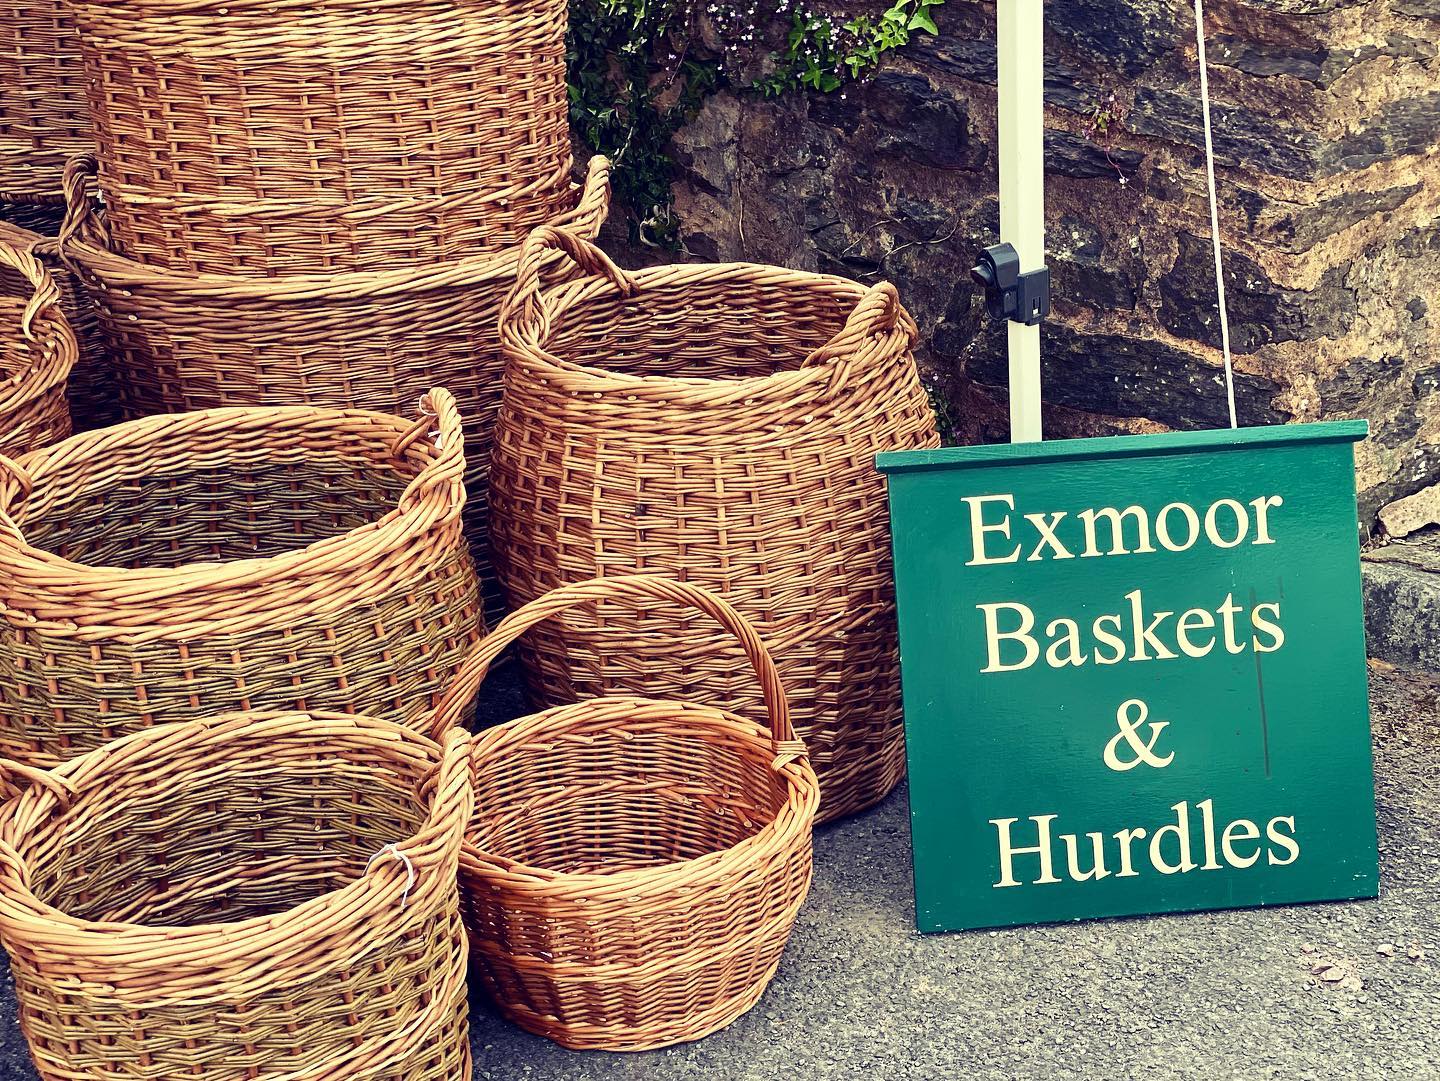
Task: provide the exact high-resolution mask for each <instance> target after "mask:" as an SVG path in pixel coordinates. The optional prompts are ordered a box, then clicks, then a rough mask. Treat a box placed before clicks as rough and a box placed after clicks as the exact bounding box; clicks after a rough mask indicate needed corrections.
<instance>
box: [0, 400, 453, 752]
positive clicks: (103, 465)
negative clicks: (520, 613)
mask: <svg viewBox="0 0 1440 1081" xmlns="http://www.w3.org/2000/svg"><path fill="white" fill-rule="evenodd" d="M464 469H465V456H464V449H463V440H462V439H461V424H460V416H459V413H458V412H457V410H456V408H455V402H454V399H453V398H452V397H451V396H450V395H449V394H448V393H446V392H445V391H443V390H436V391H432V392H431V394H430V395H429V397H428V400H427V404H426V415H423V416H422V417H421V418H420V420H419V421H418V422H417V421H407V420H403V419H401V418H400V417H395V416H389V415H386V414H380V413H365V412H359V411H340V410H325V409H310V408H303V407H292V408H275V409H218V410H211V411H209V412H203V413H184V414H173V415H168V416H159V417H150V418H147V419H145V420H139V421H131V422H129V423H126V424H120V425H116V426H115V427H112V428H106V429H103V430H102V431H98V432H90V433H86V434H83V435H77V436H72V437H71V438H70V439H67V440H65V441H63V442H61V443H58V444H56V445H55V446H52V447H49V448H46V449H44V450H40V451H36V452H34V453H31V454H28V455H25V456H23V457H21V458H19V459H16V460H13V461H12V460H10V459H4V458H0V756H3V757H6V758H10V759H14V760H16V761H20V762H23V763H26V764H28V765H32V766H40V767H49V766H52V765H54V764H56V763H57V762H61V761H64V760H65V759H68V758H70V757H72V756H74V755H77V754H80V753H82V752H84V751H88V750H92V749H94V748H97V747H99V746H101V745H102V744H104V743H105V742H107V741H108V740H110V739H113V738H115V737H116V736H120V735H124V734H127V733H129V732H132V731H134V730H135V729H137V728H142V727H147V726H151V725H156V724H162V723H165V722H167V721H180V720H190V719H194V718H198V717H203V716H208V715H213V714H215V713H221V712H226V711H230V710H242V709H243V710H252V709H257V710H258V709H308V710H314V709H339V710H343V711H345V712H348V713H363V714H365V715H367V716H374V717H379V718H381V719H382V720H388V721H393V722H395V723H398V724H405V725H409V726H411V727H423V726H424V724H425V723H426V719H427V718H428V715H429V711H430V709H431V707H432V706H433V705H434V703H435V702H436V701H438V700H439V697H440V694H441V693H442V692H443V690H444V688H445V687H446V686H447V685H448V684H449V682H450V679H451V677H452V676H453V674H454V672H455V671H456V669H457V668H458V666H459V664H460V661H461V660H462V659H463V657H464V656H465V654H466V652H467V651H468V650H469V648H470V646H471V644H472V643H473V642H474V641H475V640H476V638H477V636H478V634H479V632H480V630H481V622H480V617H479V599H478V587H477V583H476V580H475V573H474V569H473V567H472V566H471V563H470V559H469V555H468V553H467V550H466V545H465V542H464V538H463V536H462V534H461V525H460V513H461V509H462V507H463V505H464V500H465V492H464V486H463V483H462V477H463V474H464Z"/></svg>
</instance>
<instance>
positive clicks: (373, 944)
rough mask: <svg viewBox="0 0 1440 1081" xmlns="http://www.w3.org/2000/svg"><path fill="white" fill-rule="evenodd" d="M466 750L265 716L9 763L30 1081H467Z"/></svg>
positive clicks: (6, 824)
mask: <svg viewBox="0 0 1440 1081" xmlns="http://www.w3.org/2000/svg"><path fill="white" fill-rule="evenodd" d="M468 743H469V741H468V737H466V736H465V734H464V733H463V732H459V731H456V732H452V733H450V734H449V735H447V736H446V738H445V740H444V742H443V744H436V743H433V742H432V741H430V740H429V739H426V738H425V737H424V736H421V735H419V734H417V733H415V732H412V731H409V730H407V729H405V728H401V727H399V726H397V725H392V724H389V723H387V722H384V721H378V720H372V719H369V718H364V717H352V716H347V715H343V714H336V713H323V712H316V713H298V712H297V713H289V712H275V713H265V712H262V713H255V714H240V715H229V716H221V717H215V718H210V719H206V720H201V721H190V722H188V723H184V724H176V725H167V726H163V727H160V728H154V729H149V730H147V731H144V732H138V733H135V734H133V735H131V736H127V737H125V738H123V739H120V740H117V741H115V742H114V743H111V744H108V745H106V746H105V747H102V748H100V749H98V750H95V751H91V752H90V753H89V754H86V755H84V756H83V757H81V758H77V759H74V760H72V761H70V762H68V763H66V764H65V765H63V766H60V767H58V768H57V769H56V770H55V771H54V772H48V773H47V772H45V771H42V770H36V769H33V768H31V767H26V766H21V765H18V764H16V763H13V762H0V790H3V791H0V795H10V794H12V793H15V792H16V791H17V790H18V792H19V794H18V795H16V796H15V798H14V799H12V800H11V801H10V802H9V803H5V804H0V942H3V943H4V946H5V948H6V950H7V951H9V954H10V970H11V972H12V973H13V975H14V979H15V989H16V994H17V997H18V999H19V1006H20V1027H21V1029H22V1030H23V1031H24V1033H25V1036H26V1038H27V1039H28V1040H29V1043H30V1049H31V1053H32V1055H33V1057H34V1060H35V1064H36V1066H37V1067H38V1069H39V1072H40V1076H41V1077H42V1078H44V1079H45V1081H114V1079H115V1078H120V1077H125V1078H148V1079H152V1081H175V1079H178V1078H182V1077H185V1078H191V1077H193V1078H201V1079H203V1081H246V1079H250V1078H265V1079H266V1081H469V1078H470V1051H469V1044H468V1039H467V1004H466V991H465V958H466V946H465V935H464V930H463V928H462V926H461V922H460V912H459V907H458V899H457V893H456V879H455V869H456V861H457V859H458V856H459V851H460V843H461V836H462V834H463V832H464V829H465V824H466V821H467V819H468V818H469V815H470V809H471V800H472V797H471V786H470V764H469V754H468V750H469V746H468ZM6 782H8V784H7V783H6Z"/></svg>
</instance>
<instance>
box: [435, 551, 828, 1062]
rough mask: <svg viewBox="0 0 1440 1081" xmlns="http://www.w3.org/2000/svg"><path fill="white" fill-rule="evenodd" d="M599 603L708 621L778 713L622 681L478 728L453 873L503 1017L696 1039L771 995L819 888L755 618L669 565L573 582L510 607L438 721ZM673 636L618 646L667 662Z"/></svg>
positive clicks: (799, 747)
mask: <svg viewBox="0 0 1440 1081" xmlns="http://www.w3.org/2000/svg"><path fill="white" fill-rule="evenodd" d="M600 602H603V604H604V611H606V612H607V613H614V612H618V611H622V610H624V609H626V608H630V607H640V606H647V605H651V604H660V605H664V606H666V610H668V611H671V612H676V611H684V610H685V609H690V611H689V612H686V613H685V614H686V615H687V616H698V617H700V618H703V619H709V620H714V621H715V622H716V623H717V624H718V625H719V626H720V628H721V629H722V631H723V632H724V633H725V634H728V635H731V636H733V639H734V640H737V641H738V642H739V645H740V647H741V650H742V653H743V655H744V656H745V657H746V658H747V659H748V660H749V662H750V664H751V666H752V667H753V674H752V675H753V677H758V683H759V689H760V695H761V697H762V699H763V701H764V703H765V708H766V711H767V724H766V725H765V726H761V725H759V724H756V723H755V722H754V721H750V720H746V719H744V718H742V717H739V716H737V715H736V714H735V713H734V712H733V711H731V710H730V709H729V708H727V707H728V705H729V703H728V702H727V701H726V700H725V699H723V698H718V699H712V700H710V701H708V702H700V701H688V702H680V701H660V700H653V699H646V698H637V697H634V696H631V695H619V696H616V697H613V698H600V699H592V700H590V701H587V702H581V703H579V704H576V705H569V706H561V707H558V708H556V709H551V710H547V711H545V712H544V713H539V714H536V715H535V716H532V717H525V718H523V719H521V720H518V721H513V722H511V723H509V724H505V725H501V726H499V727H498V728H492V729H490V730H489V731H487V732H483V733H481V734H480V735H479V736H477V737H476V739H475V744H474V751H473V756H472V757H473V760H474V779H475V794H476V808H477V810H476V814H475V818H474V820H473V822H472V823H471V826H470V829H469V830H468V831H467V834H466V839H465V847H464V850H463V853H462V857H461V866H460V878H461V884H462V888H463V891H464V895H465V912H466V923H467V926H468V928H469V931H470V935H471V941H472V953H473V957H474V970H475V972H476V974H477V976H478V978H479V980H480V983H481V986H483V987H484V988H485V990H486V991H488V992H489V994H490V995H491V997H492V998H493V999H494V1000H495V1002H496V1003H497V1005H498V1006H499V1007H500V1010H501V1011H502V1012H503V1013H504V1014H505V1016H506V1017H508V1018H510V1020H512V1021H514V1022H515V1023H516V1024H518V1025H520V1026H522V1027H523V1028H526V1029H528V1030H530V1031H531V1032H537V1033H540V1034H541V1035H543V1036H548V1037H549V1038H551V1039H552V1040H556V1041H557V1042H559V1043H561V1044H564V1045H565V1046H566V1047H572V1048H609V1049H613V1050H626V1051H635V1050H642V1049H646V1048H654V1047H664V1046H666V1045H667V1044H673V1043H679V1042H681V1041H685V1040H696V1039H699V1038H701V1037H702V1036H705V1035H708V1034H709V1033H711V1032H714V1031H716V1030H717V1029H720V1028H723V1027H724V1026H725V1025H728V1024H729V1023H730V1022H731V1021H733V1020H735V1018H737V1017H739V1016H740V1015H741V1014H743V1013H744V1012H745V1011H747V1010H748V1009H750V1007H752V1006H753V1005H754V1004H755V1003H756V1002H757V1001H758V1000H759V999H760V996H761V995H762V994H763V993H764V991H765V988H766V986H767V985H768V984H769V982H770V978H771V977H772V976H773V975H774V974H775V970H776V968H777V966H778V965H779V964H780V957H781V954H782V952H783V951H784V949H785V943H786V942H787V941H788V940H789V937H790V931H791V928H792V927H793V926H794V923H795V917H796V914H797V913H798V912H799V910H800V906H801V904H802V903H803V902H804V900H805V895H806V893H807V892H808V891H809V888H810V876H811V830H812V827H813V825H814V821H815V809H816V806H817V804H818V802H819V788H818V786H817V783H816V780H815V773H814V771H813V770H812V769H811V768H810V765H809V763H808V761H807V760H806V756H805V746H804V744H802V743H800V742H799V741H798V740H797V739H796V738H795V733H794V731H793V729H792V728H791V727H790V712H789V707H788V706H787V704H786V699H785V692H784V690H783V689H782V688H781V686H780V677H779V675H778V673H777V672H776V671H775V666H774V664H773V663H772V662H771V660H770V655H769V654H768V653H767V652H766V651H765V647H764V645H763V644H762V643H761V641H760V638H759V636H758V635H757V634H756V631H755V628H754V627H752V626H751V625H750V624H749V623H748V622H746V620H745V619H744V617H742V616H741V615H740V614H739V613H738V612H737V611H736V610H735V609H734V608H732V607H730V605H728V604H726V603H725V602H724V601H723V600H720V599H719V598H718V597H715V596H713V595H711V594H709V593H706V592H705V591H704V590H701V589H698V588H696V587H695V586H687V585H684V584H683V583H680V582H670V581H666V580H665V579H662V578H650V577H644V576H634V577H622V578H609V579H604V580H597V581H592V582H585V583H581V584H579V585H575V586H566V587H563V588H561V589H557V590H555V591H554V592H552V593H550V594H548V595H547V596H545V597H543V598H541V599H540V600H537V601H535V602H533V603H532V604H528V605H526V606H525V607H524V608H522V609H521V610H520V611H518V612H516V613H514V614H513V615H511V616H509V617H508V618H507V619H506V620H505V621H504V622H502V623H501V624H500V625H499V627H497V628H496V629H495V632H494V633H493V634H491V635H490V636H489V637H488V638H486V639H485V640H484V641H483V642H482V643H481V644H480V646H479V648H478V649H477V650H476V651H475V653H474V654H473V655H472V656H471V657H470V658H469V659H467V661H466V663H465V667H464V669H463V670H462V672H461V674H460V676H459V678H458V680H457V682H456V686H455V688H454V689H453V690H452V691H451V693H450V694H449V696H448V697H447V699H446V701H445V702H444V703H442V705H441V706H440V708H439V710H438V711H437V714H436V723H437V725H438V726H439V727H440V728H442V729H443V728H445V727H447V726H449V725H452V724H454V723H455V722H456V721H457V720H458V719H459V716H460V713H461V711H462V710H463V708H464V707H465V705H466V703H467V702H468V701H469V700H470V697H471V695H473V694H474V692H475V690H476V689H477V688H478V687H479V685H480V683H481V681H482V680H483V679H484V678H485V673H486V671H487V670H488V667H489V665H490V663H491V662H492V661H494V660H495V658H496V657H498V656H499V655H500V653H501V651H502V650H504V649H505V648H506V646H508V645H509V644H510V643H511V642H512V641H514V640H515V639H517V638H519V637H520V636H521V635H522V634H524V633H525V632H526V631H527V630H530V629H531V628H535V627H538V626H540V625H542V624H544V623H546V622H552V623H553V622H559V623H572V622H574V621H575V620H576V619H577V618H579V617H580V616H581V614H582V612H583V611H584V610H585V609H593V606H594V605H596V604H597V603H600ZM665 643H666V637H665V636H664V635H663V634H660V635H655V636H649V637H636V638H633V639H631V640H630V641H629V643H628V644H627V648H626V653H625V658H624V659H625V661H626V663H629V664H633V665H635V666H637V667H643V666H645V665H646V663H647V661H646V653H647V651H649V650H650V649H652V648H653V649H655V650H656V658H655V662H654V663H658V664H660V665H667V664H673V663H675V661H674V658H673V657H672V656H670V655H668V654H667V652H666V649H665ZM694 660H695V661H696V662H697V663H703V661H704V658H703V656H699V655H697V656H696V657H695V658H694Z"/></svg>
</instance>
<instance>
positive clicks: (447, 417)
mask: <svg viewBox="0 0 1440 1081" xmlns="http://www.w3.org/2000/svg"><path fill="white" fill-rule="evenodd" d="M417 410H418V412H419V414H420V415H419V417H418V419H417V420H416V421H415V423H414V424H412V425H411V426H410V427H409V428H407V429H405V431H403V432H401V433H400V435H398V436H397V437H396V438H395V441H394V442H393V443H391V444H390V453H391V454H392V455H393V456H394V457H396V458H399V457H401V456H402V455H403V454H404V453H405V452H406V451H407V450H409V449H410V447H411V446H413V445H414V444H415V442H416V441H417V440H419V439H421V438H422V437H426V436H428V437H430V438H431V439H433V440H434V441H435V450H436V452H437V453H436V455H435V457H434V458H433V459H431V460H430V461H429V462H427V463H426V464H425V466H424V467H423V468H422V469H421V470H420V472H419V473H417V474H415V478H414V479H413V480H412V481H411V482H410V484H409V485H408V486H407V487H406V489H405V491H404V493H403V494H402V495H401V496H400V506H401V507H402V508H409V507H411V506H413V505H414V504H415V503H417V502H419V501H420V500H421V499H423V498H424V497H425V493H426V492H428V491H430V490H431V489H432V488H438V487H440V486H441V485H444V484H460V485H462V486H463V485H464V483H465V424H464V421H462V420H461V418H460V407H459V405H457V404H456V402H455V395H453V394H451V393H450V392H449V391H448V390H445V389H444V388H443V387H435V388H434V389H433V390H431V391H430V392H429V393H428V394H425V395H424V396H422V397H421V399H420V402H419V405H418V407H417Z"/></svg>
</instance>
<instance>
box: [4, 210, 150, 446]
mask: <svg viewBox="0 0 1440 1081" xmlns="http://www.w3.org/2000/svg"><path fill="white" fill-rule="evenodd" d="M63 217H64V207H63V206H49V205H43V204H30V203H7V204H4V205H0V243H5V244H9V245H10V246H11V247H15V248H20V249H23V250H25V251H29V252H32V253H34V254H35V255H36V256H38V257H39V259H40V262H41V263H43V264H44V265H45V269H46V270H48V271H49V272H50V276H51V277H52V278H54V279H55V284H56V285H58V286H59V287H60V310H61V311H63V312H64V313H65V319H66V320H67V321H68V322H69V324H70V329H71V330H73V331H74V332H75V340H76V342H77V344H78V345H79V347H80V355H79V357H78V358H77V359H76V361H75V366H74V367H73V368H71V369H70V378H69V380H68V381H67V383H66V395H65V396H66V397H67V398H68V399H69V401H70V419H71V421H72V423H73V425H74V428H75V430H76V431H77V432H86V431H89V430H90V429H92V428H105V427H108V426H109V425H111V424H114V423H116V422H117V421H119V420H120V419H121V414H120V402H119V400H118V397H117V394H116V386H115V377H114V375H113V374H112V373H111V371H110V365H109V362H108V360H107V359H106V354H105V346H104V343H103V340H102V338H101V335H100V324H99V321H98V320H97V319H96V317H95V305H94V304H92V303H91V302H90V293H89V291H88V290H87V289H86V288H85V284H84V282H82V281H81V280H80V278H79V277H78V276H76V274H75V272H74V271H72V270H71V269H70V268H69V267H68V266H66V265H65V262H64V260H62V259H61V258H60V241H59V238H58V234H59V230H60V225H61V220H62V219H63ZM6 277H12V278H13V277H14V275H13V273H12V274H7V273H6V272H5V270H4V268H0V281H3V280H4V279H5V278H6Z"/></svg>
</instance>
